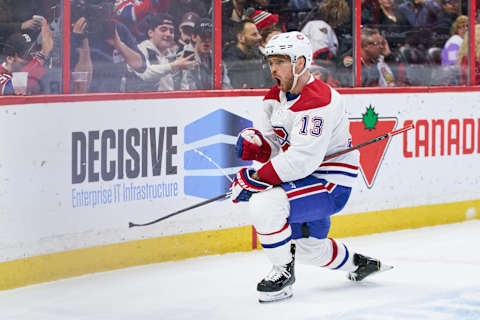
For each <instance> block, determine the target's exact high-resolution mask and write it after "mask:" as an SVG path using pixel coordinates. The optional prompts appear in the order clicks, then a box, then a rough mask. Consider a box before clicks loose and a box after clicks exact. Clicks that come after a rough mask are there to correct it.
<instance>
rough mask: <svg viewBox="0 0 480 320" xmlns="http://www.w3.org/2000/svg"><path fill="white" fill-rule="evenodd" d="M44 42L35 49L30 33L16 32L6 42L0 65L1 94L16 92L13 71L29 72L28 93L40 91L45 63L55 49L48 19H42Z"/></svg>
mask: <svg viewBox="0 0 480 320" xmlns="http://www.w3.org/2000/svg"><path fill="white" fill-rule="evenodd" d="M41 32H42V44H41V49H40V51H33V50H34V45H35V44H34V42H33V41H32V39H31V37H30V36H29V35H28V34H21V33H14V34H12V35H11V36H10V37H9V38H8V39H7V41H6V42H5V44H4V47H3V56H4V61H3V63H2V65H1V66H0V73H1V76H0V92H1V95H12V94H15V91H14V88H13V85H12V73H13V72H28V82H27V91H26V94H36V93H40V86H39V81H40V79H41V78H42V77H43V76H44V75H45V69H44V67H43V66H44V65H45V63H46V61H47V58H48V56H49V55H50V52H51V51H52V49H53V39H52V32H51V30H50V29H49V27H48V24H47V21H46V20H45V19H43V20H42V28H41Z"/></svg>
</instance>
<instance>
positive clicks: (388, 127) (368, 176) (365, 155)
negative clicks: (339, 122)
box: [350, 118, 397, 188]
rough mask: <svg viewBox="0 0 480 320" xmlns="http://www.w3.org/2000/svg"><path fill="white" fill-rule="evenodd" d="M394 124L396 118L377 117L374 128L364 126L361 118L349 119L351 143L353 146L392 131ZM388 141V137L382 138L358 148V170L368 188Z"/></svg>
mask: <svg viewBox="0 0 480 320" xmlns="http://www.w3.org/2000/svg"><path fill="white" fill-rule="evenodd" d="M396 125H397V119H396V118H378V119H376V123H375V126H374V128H371V127H370V128H369V127H368V126H366V125H365V121H364V119H362V118H358V119H356V118H354V119H350V133H351V135H352V143H353V145H354V146H355V145H357V144H360V143H362V142H365V141H367V140H371V139H374V138H376V137H378V136H381V135H384V134H386V133H388V132H390V131H392V130H393V129H394V128H395V127H396ZM389 143H390V139H384V140H381V141H378V142H375V143H372V144H370V145H367V146H365V147H362V148H360V149H358V151H360V171H361V172H362V175H363V178H364V179H365V183H366V184H367V187H368V188H371V187H372V186H373V183H374V181H375V178H376V176H377V173H378V170H379V169H380V165H381V163H382V160H383V156H384V155H385V152H386V150H387V147H388V144H389Z"/></svg>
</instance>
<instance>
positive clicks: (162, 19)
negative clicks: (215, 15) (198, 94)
mask: <svg viewBox="0 0 480 320" xmlns="http://www.w3.org/2000/svg"><path fill="white" fill-rule="evenodd" d="M174 33H175V28H174V25H173V19H172V17H171V16H170V15H169V14H166V13H159V14H157V15H155V16H153V17H152V18H151V19H150V22H149V26H148V31H147V35H148V39H147V40H145V41H143V42H141V43H140V44H139V45H138V48H139V49H140V51H141V52H142V53H143V55H144V56H145V58H146V60H147V68H146V70H145V72H143V73H139V72H135V73H136V75H137V76H138V77H139V78H140V79H141V80H143V81H142V83H141V84H140V85H139V88H138V89H139V90H142V91H168V90H176V89H178V87H179V81H180V77H181V71H183V70H187V69H191V68H192V67H193V66H194V65H195V64H196V62H195V61H194V60H192V59H193V56H194V54H193V53H192V54H189V55H187V56H183V55H181V56H178V57H177V56H176V53H175V48H174V44H175V43H174ZM177 79H178V80H177Z"/></svg>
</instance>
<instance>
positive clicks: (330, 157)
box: [128, 124, 414, 228]
mask: <svg viewBox="0 0 480 320" xmlns="http://www.w3.org/2000/svg"><path fill="white" fill-rule="evenodd" d="M413 128H414V125H413V124H411V125H409V126H406V127H403V128H401V129H398V130H395V131H391V132H388V133H385V134H384V135H382V136H379V137H376V138H374V139H371V140H368V141H365V142H362V143H360V144H358V145H356V146H353V147H351V148H348V149H345V150H342V151H339V152H335V153H333V154H331V155H328V156H326V157H325V158H324V159H323V160H324V161H325V160H330V159H333V158H335V157H338V156H340V155H342V154H345V153H348V152H352V151H353V150H357V149H360V148H362V147H365V146H368V145H369V144H372V143H375V142H378V141H382V140H385V139H388V138H390V137H393V136H395V135H397V134H400V133H402V132H405V131H408V130H410V129H413ZM228 197H230V192H227V193H224V194H222V195H219V196H216V197H215V198H212V199H208V200H205V201H202V202H200V203H197V204H195V205H193V206H190V207H187V208H184V209H182V210H179V211H175V212H173V213H170V214H168V215H166V216H163V217H161V218H158V219H156V220H153V221H150V222H147V223H143V224H137V223H133V222H129V223H128V227H129V228H132V227H143V226H148V225H151V224H154V223H157V222H160V221H162V220H165V219H168V218H170V217H173V216H176V215H177V214H180V213H182V212H185V211H188V210H191V209H195V208H198V207H201V206H204V205H206V204H209V203H211V202H215V201H217V200H220V199H225V198H228Z"/></svg>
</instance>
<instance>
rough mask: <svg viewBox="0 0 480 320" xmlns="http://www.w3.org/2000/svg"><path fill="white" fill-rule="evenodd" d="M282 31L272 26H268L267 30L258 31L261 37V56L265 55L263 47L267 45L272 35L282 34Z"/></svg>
mask: <svg viewBox="0 0 480 320" xmlns="http://www.w3.org/2000/svg"><path fill="white" fill-rule="evenodd" d="M282 32H283V31H282V29H280V27H278V26H276V25H273V26H270V27H268V28H264V29H262V30H261V31H260V34H261V36H262V43H261V45H260V47H259V49H260V52H261V53H262V54H265V46H266V45H267V43H268V41H269V40H270V39H271V38H272V37H273V36H274V35H277V34H279V33H282Z"/></svg>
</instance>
